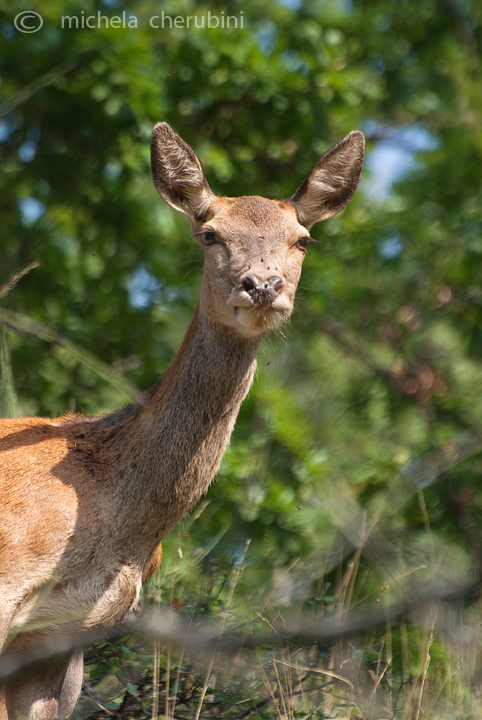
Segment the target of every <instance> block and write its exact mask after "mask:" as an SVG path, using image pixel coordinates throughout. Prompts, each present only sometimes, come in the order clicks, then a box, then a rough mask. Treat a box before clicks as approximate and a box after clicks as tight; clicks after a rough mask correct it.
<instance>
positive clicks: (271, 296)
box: [241, 274, 284, 306]
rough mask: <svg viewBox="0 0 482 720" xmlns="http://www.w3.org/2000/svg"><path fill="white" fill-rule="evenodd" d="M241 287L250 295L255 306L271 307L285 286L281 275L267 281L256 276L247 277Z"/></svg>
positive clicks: (273, 276)
mask: <svg viewBox="0 0 482 720" xmlns="http://www.w3.org/2000/svg"><path fill="white" fill-rule="evenodd" d="M241 286H242V288H243V290H244V291H245V292H247V293H248V295H249V296H250V298H251V300H252V301H253V302H254V303H255V305H265V306H266V305H271V304H272V303H273V302H274V300H275V299H276V297H277V296H278V295H279V293H280V292H281V290H282V289H283V286H284V280H283V278H282V277H281V276H280V275H272V276H271V277H270V278H268V279H267V280H260V279H259V278H257V277H256V275H251V274H250V275H246V276H245V277H244V278H243V280H242V282H241Z"/></svg>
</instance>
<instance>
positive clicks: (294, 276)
mask: <svg viewBox="0 0 482 720" xmlns="http://www.w3.org/2000/svg"><path fill="white" fill-rule="evenodd" d="M362 163H363V136H362V135H361V133H351V134H350V135H349V136H347V138H345V140H343V141H342V143H340V144H339V145H338V146H336V147H335V148H333V149H332V150H331V151H329V153H327V154H326V155H325V156H324V157H323V158H322V159H321V160H320V161H319V163H318V164H317V165H316V166H315V168H314V169H313V171H312V173H311V174H310V176H309V177H308V179H307V180H306V181H305V183H304V184H303V185H302V186H301V187H300V188H299V190H298V191H297V193H295V195H294V196H293V197H292V198H291V199H290V200H288V201H274V200H267V199H265V198H261V197H256V196H247V197H240V198H218V197H217V196H215V195H214V194H213V193H212V191H211V189H210V188H209V185H208V184H207V182H206V180H205V178H204V175H203V173H202V169H201V165H200V163H199V161H198V159H197V158H196V156H195V155H194V153H193V151H192V150H191V148H190V147H189V146H188V145H186V144H185V143H184V141H183V140H181V138H179V136H178V135H176V133H174V132H173V131H172V130H171V129H170V128H169V126H167V125H166V124H164V123H161V124H159V125H157V126H156V128H155V129H154V132H153V144H152V170H153V179H154V183H155V185H156V187H157V189H158V191H159V193H160V195H161V196H162V197H163V198H164V199H165V200H166V201H167V202H168V203H169V204H171V205H172V206H173V207H175V208H176V209H178V210H181V211H182V212H185V213H186V214H187V215H188V217H189V220H190V223H191V229H192V232H193V235H194V236H195V237H196V238H197V239H198V240H199V242H200V244H201V245H202V247H203V248H204V252H205V266H204V274H203V280H202V284H201V291H200V298H199V303H198V306H197V308H196V312H195V314H194V318H193V320H192V322H191V324H190V326H189V329H188V331H187V334H186V337H185V339H184V342H183V344H182V346H181V349H180V351H179V353H178V355H177V357H176V359H175V360H174V362H173V364H172V365H171V367H170V368H169V370H168V371H167V372H166V373H165V375H164V376H163V377H162V379H161V380H160V382H159V383H158V384H157V385H156V386H155V387H154V388H153V389H151V390H150V391H148V392H147V393H146V394H145V395H144V397H143V399H142V401H141V402H140V403H138V404H136V405H133V406H130V407H128V408H126V409H124V410H121V411H119V412H117V413H114V414H112V415H108V416H105V417H100V418H86V417H83V416H77V415H66V416H64V417H61V418H57V419H53V420H52V419H40V418H28V419H15V420H3V421H0V613H1V615H0V650H2V649H3V652H4V658H5V659H8V657H9V655H12V654H13V653H15V652H17V651H19V650H21V649H23V648H25V647H28V646H29V645H34V644H35V642H36V641H37V642H38V639H39V638H40V637H41V636H42V634H43V633H48V634H49V635H52V634H55V633H65V632H79V631H83V630H88V629H91V628H97V627H109V626H111V625H113V624H114V623H116V622H117V621H119V620H121V619H122V618H123V617H125V616H126V615H127V614H128V613H129V612H130V611H131V610H132V609H134V608H135V607H136V605H137V603H138V597H139V591H140V588H141V585H142V582H143V580H144V579H145V578H146V577H147V576H149V574H151V573H152V572H153V571H154V570H155V569H156V568H157V566H158V564H159V561H160V540H161V539H162V537H164V536H165V535H166V534H167V533H168V532H169V531H170V530H171V529H172V528H173V527H174V526H175V525H176V523H177V522H178V521H179V520H180V519H181V518H182V517H183V516H184V515H185V514H186V513H187V512H188V511H189V509H190V508H191V507H192V506H193V505H194V504H195V503H196V502H197V500H198V499H199V498H200V497H201V496H202V495H203V494H204V493H205V492H206V490H207V488H208V487H209V484H210V483H211V481H212V479H213V477H214V476H215V474H216V472H217V470H218V468H219V465H220V463H221V459H222V457H223V454H224V451H225V449H226V447H227V445H228V442H229V438H230V435H231V432H232V430H233V427H234V424H235V421H236V417H237V415H238V412H239V408H240V406H241V403H242V401H243V399H244V398H245V396H246V394H247V392H248V390H249V387H250V385H251V383H252V381H253V377H254V372H255V368H256V354H257V350H258V347H259V344H260V342H261V340H262V339H263V337H265V335H266V334H267V332H269V331H270V330H272V329H275V328H276V327H278V326H279V325H280V324H281V323H282V322H284V321H285V320H287V319H288V317H289V316H290V314H291V312H292V309H293V301H294V296H295V292H296V287H297V284H298V280H299V277H300V272H301V265H302V261H303V259H304V255H305V252H306V250H305V248H306V244H307V242H308V240H309V235H308V229H309V227H310V226H311V225H312V224H313V223H314V222H317V221H318V220H321V219H325V218H326V217H330V216H331V215H333V214H335V213H336V212H339V211H340V210H341V209H342V208H343V207H345V205H346V204H347V203H348V202H349V200H350V199H351V197H352V196H353V194H354V192H355V189H356V186H357V184H358V180H359V176H360V172H361V168H362ZM82 668H83V662H82V653H81V652H80V651H76V652H74V653H73V654H72V655H71V656H69V657H68V658H63V659H60V660H56V661H52V662H46V663H45V665H43V666H41V667H39V668H38V669H35V670H30V671H28V672H26V673H25V674H24V675H23V676H22V675H20V676H19V677H16V678H15V679H11V680H8V681H7V682H6V683H5V688H4V691H5V697H6V704H5V705H4V706H3V715H2V710H1V704H0V718H5V717H8V718H26V719H28V720H48V718H55V717H64V718H65V717H68V716H69V714H70V713H71V712H72V710H73V707H74V705H75V702H76V700H77V697H78V695H79V693H80V688H81V683H82ZM7 713H8V715H7Z"/></svg>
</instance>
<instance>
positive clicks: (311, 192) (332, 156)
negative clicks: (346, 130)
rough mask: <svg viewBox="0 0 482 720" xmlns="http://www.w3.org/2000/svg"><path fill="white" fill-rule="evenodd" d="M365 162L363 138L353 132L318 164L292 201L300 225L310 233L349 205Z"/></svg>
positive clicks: (358, 133)
mask: <svg viewBox="0 0 482 720" xmlns="http://www.w3.org/2000/svg"><path fill="white" fill-rule="evenodd" d="M364 158H365V138H364V137H363V135H362V133H361V132H360V131H359V130H354V131H353V132H351V133H350V134H349V135H347V136H346V138H344V139H343V140H342V141H341V142H339V143H338V145H335V147H332V148H331V150H328V152H327V153H325V154H324V155H323V157H322V158H321V159H320V160H318V162H317V163H316V165H315V167H314V168H313V170H312V171H311V173H310V174H309V175H308V177H307V178H306V180H305V181H304V183H303V184H302V185H300V187H299V188H298V190H297V191H296V192H295V194H294V195H293V196H292V197H291V202H292V203H293V205H294V206H295V208H296V212H297V214H298V220H299V222H300V223H301V225H303V226H304V227H305V228H307V229H308V230H309V229H310V227H311V226H312V225H314V224H315V223H317V222H320V220H326V219H327V218H330V217H332V216H333V215H336V214H337V213H339V212H340V211H341V210H343V208H345V207H346V206H347V205H348V203H349V202H350V200H351V199H352V197H353V195H354V194H355V190H356V189H357V187H358V183H359V181H360V175H361V171H362V169H363V160H364Z"/></svg>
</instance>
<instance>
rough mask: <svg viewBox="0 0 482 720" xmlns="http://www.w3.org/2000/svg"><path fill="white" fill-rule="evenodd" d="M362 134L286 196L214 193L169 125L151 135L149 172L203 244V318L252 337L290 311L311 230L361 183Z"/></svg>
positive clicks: (275, 324)
mask: <svg viewBox="0 0 482 720" xmlns="http://www.w3.org/2000/svg"><path fill="white" fill-rule="evenodd" d="M364 146H365V143H364V138H363V135H362V133H360V132H358V131H355V132H352V133H350V134H349V135H347V137H345V138H344V140H342V141H341V142H340V143H338V145H336V146H335V147H333V148H332V149H331V150H329V151H328V152H327V153H326V154H325V155H323V157H322V158H321V159H320V160H319V161H318V162H317V163H316V165H315V166H314V168H313V170H312V171H311V173H310V174H309V175H308V177H307V179H306V180H305V181H304V182H303V183H302V185H301V186H300V187H299V188H298V190H297V191H296V192H295V193H294V195H292V197H291V198H290V199H288V200H267V199H266V198H263V197H258V196H243V197H237V198H229V197H218V196H217V195H215V194H214V193H213V191H212V190H211V188H210V187H209V185H208V182H207V180H206V178H205V177H204V173H203V170H202V167H201V163H200V162H199V160H198V158H197V157H196V155H195V153H194V152H193V150H192V149H191V148H190V147H189V145H187V143H185V142H184V140H182V138H181V137H179V135H177V133H175V132H174V131H173V130H172V129H171V128H170V127H169V125H167V124H166V123H159V124H158V125H156V127H155V128H154V131H153V135H152V145H151V152H152V176H153V179H154V184H155V186H156V188H157V191H158V193H159V194H160V195H161V197H162V198H163V199H164V200H165V201H166V202H167V203H169V205H171V206H172V207H174V208H176V210H180V211H181V212H183V213H185V214H186V215H187V216H188V218H189V221H190V224H191V230H192V233H193V235H194V237H195V238H196V239H197V240H198V242H199V243H200V245H201V247H202V248H203V249H204V254H205V264H204V276H203V282H202V286H201V294H200V305H199V307H200V312H201V315H202V316H203V317H204V318H205V319H206V320H207V321H208V322H210V323H211V324H213V325H215V326H220V327H221V328H223V330H224V331H226V329H231V330H232V331H233V332H235V333H237V334H238V335H240V336H242V337H247V338H249V337H256V336H260V335H263V334H264V333H266V332H267V331H269V330H272V329H274V328H276V327H278V326H279V325H280V324H281V323H282V322H284V321H285V320H287V319H288V318H289V316H290V315H291V313H292V311H293V302H294V296H295V292H296V288H297V285H298V281H299V278H300V273H301V266H302V264H303V260H304V258H305V255H306V249H307V246H308V244H309V242H310V240H311V238H310V234H309V230H310V228H311V226H312V225H314V224H315V223H317V222H319V221H320V220H326V219H327V218H330V217H332V216H333V215H336V214H337V213H339V212H340V211H341V210H343V208H344V207H346V205H347V204H348V203H349V202H350V200H351V199H352V197H353V195H354V193H355V190H356V188H357V186H358V182H359V179H360V174H361V171H362V167H363V158H364Z"/></svg>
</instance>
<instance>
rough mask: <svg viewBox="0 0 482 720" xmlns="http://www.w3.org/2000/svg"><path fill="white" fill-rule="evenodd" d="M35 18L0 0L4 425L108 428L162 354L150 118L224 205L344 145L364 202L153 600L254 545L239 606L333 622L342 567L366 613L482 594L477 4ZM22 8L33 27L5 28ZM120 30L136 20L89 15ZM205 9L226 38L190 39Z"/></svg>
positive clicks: (148, 4)
mask: <svg viewBox="0 0 482 720" xmlns="http://www.w3.org/2000/svg"><path fill="white" fill-rule="evenodd" d="M34 5H35V3H34ZM44 5H45V4H44V3H37V4H36V5H35V7H33V6H32V7H31V6H28V7H27V6H25V7H24V4H23V3H20V4H18V3H17V5H16V6H15V8H14V7H13V6H10V5H8V4H7V5H5V4H3V6H0V9H1V10H2V13H1V15H0V31H1V33H2V50H1V57H0V79H1V85H0V93H1V103H2V105H1V108H0V159H1V168H2V172H1V175H0V206H1V246H0V258H1V260H0V288H3V292H2V291H1V290H0V322H1V323H2V328H3V329H2V334H1V335H0V358H1V385H0V403H1V407H0V409H1V411H2V413H3V414H11V413H18V414H40V415H50V416H55V415H57V414H61V413H63V412H65V411H67V410H69V409H70V410H72V409H74V410H76V411H78V412H84V413H89V414H96V413H100V412H106V411H109V410H113V409H115V408H117V407H118V406H119V405H122V404H125V403H127V402H129V400H130V399H131V397H132V395H133V394H135V392H136V390H137V389H138V388H142V389H143V388H145V387H148V386H149V385H151V384H153V383H154V382H155V380H156V378H157V377H158V375H159V374H160V373H162V372H164V371H165V369H166V368H167V367H168V365H169V363H170V362H171V360H172V358H173V357H174V355H175V352H176V350H177V348H178V347H179V345H180V342H181V340H182V337H183V333H184V331H185V329H186V327H187V324H188V321H189V319H190V316H191V314H192V312H193V310H194V307H195V303H196V297H197V290H198V286H199V279H200V275H201V269H202V268H201V263H202V259H201V251H200V249H199V247H198V246H197V243H196V242H194V240H193V239H192V238H191V237H190V234H189V229H188V226H187V222H186V221H185V219H184V218H182V217H178V216H176V215H175V213H173V211H172V210H171V209H169V208H167V207H166V206H164V205H163V204H162V202H161V201H160V200H159V198H158V197H157V195H156V193H155V190H154V188H153V186H152V182H151V179H150V172H149V155H148V153H149V142H148V141H149V135H150V131H151V128H152V126H153V125H154V123H155V122H156V121H158V120H161V119H162V120H167V121H168V122H169V123H171V124H172V126H173V127H174V128H175V129H176V130H177V131H178V132H179V133H180V134H181V135H182V136H183V137H184V138H185V139H186V140H187V142H189V143H190V144H192V146H193V147H194V149H195V150H196V152H197V153H198V154H199V156H200V157H201V159H202V162H203V165H204V168H205V171H206V174H207V176H208V178H209V179H210V182H211V184H212V187H213V189H214V190H215V191H217V192H219V193H221V194H226V195H238V194H261V195H266V196H269V197H280V198H281V197H288V196H290V195H291V194H292V193H293V192H294V190H295V189H296V187H297V186H298V185H299V183H300V182H301V181H302V180H303V179H304V177H305V176H306V174H307V173H308V171H309V170H310V168H311V167H312V165H313V164H314V163H315V162H316V160H317V159H318V157H319V156H320V155H321V154H322V153H323V152H324V151H325V150H326V149H328V147H330V146H331V145H332V144H334V143H335V142H336V141H338V140H339V139H341V138H342V137H343V136H344V135H345V134H346V133H347V132H349V131H350V130H352V129H355V128H357V127H358V128H360V129H361V130H363V131H364V132H365V134H366V137H367V141H368V156H367V163H366V170H365V173H364V179H363V181H362V184H361V188H360V190H359V192H358V193H357V195H356V197H355V199H354V200H353V202H352V203H351V205H350V206H349V208H348V209H347V210H346V211H345V212H344V213H343V214H342V215H341V216H338V217H337V218H334V219H332V220H330V221H329V222H327V223H326V224H324V225H323V226H318V227H316V228H315V230H314V235H315V237H316V238H317V239H318V240H319V244H318V246H316V247H311V248H310V252H309V257H308V258H307V261H306V263H305V267H304V271H303V278H302V282H301V285H300V290H299V293H298V299H297V308H296V312H295V315H294V317H293V319H292V322H291V324H290V326H289V327H288V328H287V329H285V331H284V334H283V335H281V336H277V337H274V338H271V339H270V340H269V341H268V342H266V343H265V345H264V346H263V350H262V352H261V355H260V361H259V372H258V375H257V379H256V382H255V385H254V387H253V389H252V391H251V393H250V396H249V398H248V400H247V401H246V403H245V405H244V406H243V409H242V412H241V415H240V418H239V420H238V423H237V426H236V431H235V434H234V436H233V440H232V444H231V448H230V450H229V452H228V454H227V455H226V458H225V460H224V462H223V466H222V469H221V471H220V473H219V477H218V480H217V482H216V483H215V485H213V487H212V488H211V490H210V491H209V494H208V496H207V501H206V502H205V503H204V504H202V505H201V506H200V508H198V510H197V512H196V513H195V516H197V520H196V521H195V522H191V521H187V522H186V523H184V525H182V526H181V528H180V530H179V532H177V533H174V534H173V535H172V537H170V538H167V539H166V543H165V557H166V558H170V559H168V560H166V565H165V568H164V573H165V575H164V577H165V582H166V583H172V587H177V585H176V582H179V575H178V576H176V573H180V574H181V577H182V578H183V582H184V588H185V589H184V590H183V592H185V594H186V596H190V593H193V592H201V591H202V586H203V579H204V580H205V573H206V572H207V571H208V568H212V567H215V568H218V569H219V567H220V564H221V565H222V563H225V562H226V557H230V558H234V560H235V561H236V559H237V558H239V557H240V554H241V553H242V552H243V548H244V547H245V544H246V542H247V541H248V542H249V551H248V553H247V556H246V564H245V566H243V567H244V571H243V574H242V576H241V577H240V578H239V579H238V580H237V595H236V597H237V598H238V604H239V608H240V612H241V613H247V612H249V610H250V609H252V608H253V607H260V608H265V607H267V606H269V607H271V606H272V605H287V606H288V607H291V608H293V607H295V606H296V607H298V606H304V607H311V608H314V607H316V608H317V609H318V610H319V611H320V612H329V610H330V608H332V607H333V603H334V602H335V601H336V599H337V598H338V600H339V598H340V592H341V591H340V587H341V586H340V578H342V577H343V576H344V575H343V573H344V572H345V571H346V570H347V564H346V563H347V561H350V562H353V557H356V562H357V567H358V564H360V569H359V570H358V572H357V574H356V577H355V575H354V576H353V579H352V580H350V582H351V583H352V585H351V593H352V595H351V597H352V599H353V598H356V602H360V603H361V602H365V603H368V604H370V603H376V601H377V598H378V596H379V595H380V593H381V589H382V588H384V587H385V586H386V585H388V584H390V586H391V587H392V594H391V599H392V601H393V602H395V601H396V600H399V599H400V597H402V596H404V595H405V594H406V593H409V592H411V591H412V589H413V587H414V586H415V585H416V584H417V583H424V582H428V581H430V582H434V583H435V584H437V583H439V582H442V581H446V582H448V581H449V580H450V581H452V580H453V581H454V583H456V582H459V581H460V582H461V583H462V584H463V583H468V582H469V580H471V581H472V580H474V578H476V577H478V575H477V573H478V567H479V558H480V548H481V537H480V527H481V523H480V519H481V514H482V491H481V487H480V472H481V459H480V458H481V450H482V431H481V421H482V418H481V413H482V411H481V407H482V405H481V403H480V392H481V390H482V363H481V359H480V358H481V349H482V329H481V328H482V284H481V277H482V239H481V238H482V203H481V200H480V198H481V191H482V170H481V168H482V133H481V118H482V87H481V80H480V78H481V69H482V68H481V59H480V52H481V43H482V29H481V20H482V6H481V5H480V3H479V2H477V0H464V1H463V2H462V1H460V2H459V1H458V0H418V1H417V2H414V1H412V0H403V1H402V2H393V1H392V0H370V1H368V0H354V1H353V2H348V0H326V1H324V2H316V1H315V0H300V1H299V2H295V1H292V2H287V1H286V2H276V1H275V0H261V2H260V1H259V0H258V1H257V2H256V3H255V2H253V1H252V0H248V1H247V2H244V3H242V4H241V3H240V2H236V0H228V2H226V3H221V2H217V1H216V2H215V3H212V4H209V5H207V4H203V3H195V2H194V0H182V1H181V2H173V1H172V0H166V2H165V3H163V5H162V7H160V6H159V4H157V3H154V2H152V0H138V1H137V2H135V3H133V4H132V5H131V6H129V7H127V6H125V5H124V4H122V3H121V2H120V0H119V1H118V2H116V0H113V1H112V0H110V1H109V2H104V3H102V2H99V1H97V0H82V2H73V1H72V2H63V1H62V0H50V2H49V3H48V6H45V7H44ZM30 9H33V10H36V11H37V12H39V13H40V14H41V15H42V16H43V19H44V24H43V27H42V28H41V29H40V30H39V31H38V32H35V33H22V32H19V31H18V30H17V29H16V28H15V25H14V18H15V16H16V14H17V13H19V12H20V11H23V10H30ZM123 12H124V13H125V16H126V17H127V18H135V19H136V27H124V28H123V27H111V26H109V27H106V25H108V24H109V23H108V22H106V21H105V20H100V21H98V17H99V16H102V17H103V18H106V17H107V18H112V17H113V16H119V17H122V14H123ZM208 12H209V13H211V15H212V16H216V17H217V18H218V20H219V19H220V18H223V19H224V18H227V17H228V16H231V17H235V18H236V19H237V27H234V22H233V24H232V26H231V27H229V28H227V27H222V26H220V25H221V22H220V23H219V24H218V27H207V26H205V27H204V28H196V27H192V26H191V27H189V28H188V27H186V18H187V17H188V16H192V17H197V18H198V20H199V19H200V18H201V17H204V18H205V25H206V23H207V17H208ZM163 13H164V15H162V14H163ZM67 16H69V17H73V16H76V17H78V18H79V22H80V20H81V19H82V17H84V18H87V17H93V18H94V21H95V23H96V24H95V27H94V28H87V27H81V26H80V27H78V28H77V29H76V28H75V27H72V28H68V27H66V26H65V23H64V27H62V17H64V18H65V17H67ZM167 17H169V18H171V21H172V20H173V19H174V18H176V17H180V18H182V19H183V20H182V22H181V23H178V25H179V27H175V26H173V27H172V28H171V27H170V22H169V20H168V19H167ZM152 18H158V19H157V20H156V21H155V23H154V24H156V23H157V24H159V23H160V22H161V20H160V18H164V28H163V27H159V28H156V27H153V26H152V25H151V23H150V21H151V19H152ZM94 21H93V22H94ZM193 22H194V21H191V24H192V23H193ZM211 24H212V25H214V22H212V23H211ZM34 265H35V267H33V266H34ZM27 267H30V270H29V271H28V272H26V273H25V274H24V275H22V271H23V269H24V268H27ZM370 538H372V539H373V538H374V539H373V542H375V543H377V544H378V549H379V551H380V548H384V550H385V551H386V556H387V557H386V562H383V563H381V562H379V563H378V564H377V562H375V560H374V558H373V553H372V554H370V552H369V550H367V548H369V547H370V542H369V540H370ZM190 548H191V551H190V550H189V549H190ZM193 548H204V549H206V548H208V550H209V551H208V552H204V551H203V550H200V551H199V552H198V554H197V555H196V552H194V554H193ZM178 550H182V552H183V553H184V554H185V555H187V556H188V557H189V558H190V560H189V562H190V564H189V562H187V561H186V562H185V563H184V564H183V563H179V562H178V555H177V552H178ZM357 553H358V554H357ZM354 554H355V555H354ZM180 564H181V565H182V568H184V569H182V568H180V567H179V565H180ZM363 568H364V569H363ZM362 570H363V571H362ZM220 572H221V570H220ZM221 575H222V573H221ZM176 577H177V578H178V579H177V580H176ZM159 582H161V581H160V580H159ZM200 588H201V589H200ZM178 592H180V591H179V590H176V593H178ZM223 592H224V590H223ZM221 595H222V593H221ZM413 632H414V633H415V632H416V630H415V629H414V630H413ZM402 655H403V652H402V650H401V649H400V652H399V657H402ZM405 660H406V658H405ZM400 662H401V660H400ZM414 662H415V661H414ZM131 689H132V688H131Z"/></svg>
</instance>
